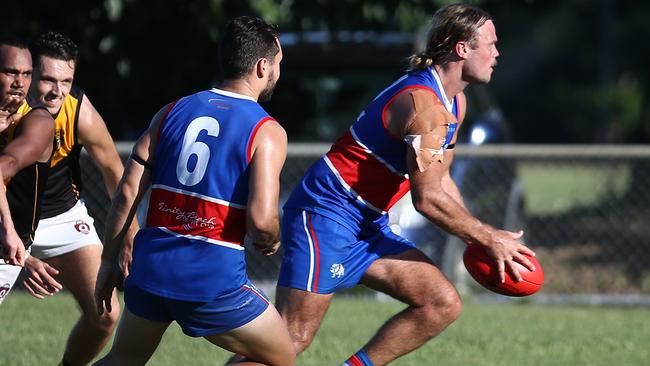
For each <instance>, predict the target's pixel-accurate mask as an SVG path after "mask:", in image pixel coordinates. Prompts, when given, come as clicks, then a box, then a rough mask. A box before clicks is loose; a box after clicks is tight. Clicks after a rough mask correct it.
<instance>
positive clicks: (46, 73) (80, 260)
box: [21, 32, 137, 365]
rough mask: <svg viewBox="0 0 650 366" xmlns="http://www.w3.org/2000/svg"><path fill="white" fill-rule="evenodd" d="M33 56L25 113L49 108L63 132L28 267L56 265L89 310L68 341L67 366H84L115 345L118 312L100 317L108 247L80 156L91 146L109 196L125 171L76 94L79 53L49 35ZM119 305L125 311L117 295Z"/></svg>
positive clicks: (94, 115) (97, 122)
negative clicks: (87, 199) (98, 290)
mask: <svg viewBox="0 0 650 366" xmlns="http://www.w3.org/2000/svg"><path fill="white" fill-rule="evenodd" d="M31 51H32V55H33V57H34V77H33V78H34V80H33V82H32V86H31V88H30V90H29V95H28V97H27V103H26V104H25V105H23V106H22V107H21V112H25V111H28V110H29V109H30V108H31V106H33V105H39V104H40V105H43V106H45V107H46V108H47V110H48V111H49V112H50V114H51V115H52V116H53V117H54V120H55V125H56V131H55V137H54V148H55V151H54V154H53V156H52V162H51V170H50V177H49V178H48V181H47V188H46V191H45V197H44V201H43V209H42V213H41V221H40V223H39V228H38V230H37V232H36V237H35V239H34V244H33V245H32V251H31V254H32V255H31V257H29V258H28V259H27V260H26V264H25V267H26V268H28V269H29V270H30V272H31V273H34V271H37V270H38V268H39V267H42V266H44V265H45V264H49V265H51V266H52V267H54V268H56V269H58V270H59V271H60V273H59V275H58V276H57V277H56V278H57V280H59V281H60V282H61V283H62V284H63V286H64V287H65V288H67V289H68V290H70V292H71V293H72V295H73V296H74V297H75V299H76V301H77V302H78V304H79V306H80V308H81V310H82V315H81V317H80V319H79V321H78V322H77V324H76V325H75V326H74V327H73V328H72V331H71V333H70V336H69V337H68V341H67V344H66V349H65V351H64V354H63V361H62V364H63V365H68V364H69V365H85V364H87V363H89V362H90V361H91V360H92V359H93V358H94V357H95V356H97V354H99V352H101V350H102V349H103V347H104V346H105V344H106V343H107V342H108V340H109V339H110V337H111V334H112V332H113V329H114V328H115V325H116V323H117V319H118V318H119V311H118V312H115V313H104V314H103V315H99V314H97V311H96V310H95V309H96V308H95V302H94V291H95V280H96V278H97V272H98V270H99V267H100V264H101V253H102V244H101V242H100V239H99V237H98V235H97V233H96V231H95V228H94V226H93V218H92V217H90V215H89V214H88V211H87V210H86V206H85V205H84V202H83V200H82V199H81V196H80V193H81V189H82V187H81V180H80V166H79V155H80V153H81V149H82V147H85V149H86V150H87V151H88V154H89V155H90V157H91V158H92V160H93V161H94V163H95V165H96V166H97V167H98V168H99V169H100V171H101V173H102V176H103V179H104V184H105V186H106V190H107V192H108V195H109V197H110V196H111V195H112V193H113V192H114V191H115V187H116V186H117V184H118V182H119V180H120V178H121V176H122V172H123V170H124V168H123V166H122V162H121V160H120V158H119V155H118V153H117V150H116V148H115V144H114V143H113V139H112V138H111V136H110V134H109V132H108V129H107V128H106V124H105V123H104V120H103V119H102V117H101V116H100V114H99V113H98V112H97V110H96V109H95V107H94V106H93V105H92V103H91V102H90V100H89V99H88V97H87V96H86V95H85V94H84V92H83V91H82V90H81V89H78V88H75V87H73V80H74V73H75V68H76V66H77V53H78V52H77V46H76V45H75V44H74V43H73V42H72V41H71V40H70V39H69V38H68V37H66V36H64V35H62V34H60V33H55V32H48V33H45V34H43V35H41V36H39V37H38V38H37V39H36V40H35V41H34V42H33V43H32V46H31ZM134 230H137V227H135V228H134ZM126 247H128V245H127V246H126ZM128 254H130V252H128ZM34 257H36V258H39V259H40V260H37V259H35V258H34ZM129 258H130V257H129ZM127 260H128V259H127ZM24 284H25V286H26V288H27V289H28V291H30V292H31V293H32V295H34V296H36V297H41V298H42V297H43V295H47V293H42V292H40V290H39V289H37V288H34V287H31V286H29V285H30V284H29V282H25V283H24ZM113 306H116V307H117V308H118V309H119V303H118V301H117V297H116V295H115V294H113Z"/></svg>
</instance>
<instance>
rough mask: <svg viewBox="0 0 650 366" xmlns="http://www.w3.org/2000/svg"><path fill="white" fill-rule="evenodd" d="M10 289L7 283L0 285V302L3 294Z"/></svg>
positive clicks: (3, 297) (3, 296)
mask: <svg viewBox="0 0 650 366" xmlns="http://www.w3.org/2000/svg"><path fill="white" fill-rule="evenodd" d="M9 290H11V285H9V284H8V283H5V284H4V285H2V286H0V303H2V300H4V299H5V295H7V293H8V292H9Z"/></svg>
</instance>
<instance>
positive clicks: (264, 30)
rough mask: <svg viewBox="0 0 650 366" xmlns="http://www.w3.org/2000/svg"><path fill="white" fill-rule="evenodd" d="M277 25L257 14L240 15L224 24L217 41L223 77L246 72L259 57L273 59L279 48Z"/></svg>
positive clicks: (235, 77)
mask: <svg viewBox="0 0 650 366" xmlns="http://www.w3.org/2000/svg"><path fill="white" fill-rule="evenodd" d="M279 36H280V32H279V31H278V28H277V26H275V25H270V24H268V23H266V22H265V21H263V20H262V19H260V18H258V17H251V16H241V17H237V18H234V19H232V20H231V21H230V22H228V24H227V25H226V28H225V29H224V32H223V35H222V36H221V42H220V43H219V68H220V70H221V75H222V77H223V78H224V79H226V80H233V79H240V78H242V77H243V76H244V75H246V74H248V73H249V72H250V71H251V69H252V68H253V67H254V66H255V63H256V62H257V60H259V59H260V58H266V59H268V60H269V61H270V62H273V61H274V59H275V55H277V54H278V52H280V47H279V46H278V37H279Z"/></svg>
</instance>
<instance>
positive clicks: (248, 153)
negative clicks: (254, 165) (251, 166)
mask: <svg viewBox="0 0 650 366" xmlns="http://www.w3.org/2000/svg"><path fill="white" fill-rule="evenodd" d="M268 121H274V122H275V119H273V118H272V117H266V118H263V119H262V120H261V121H259V122H257V126H255V129H253V133H251V137H250V139H249V140H248V146H247V147H246V162H249V163H250V161H251V159H252V158H253V142H254V141H255V136H257V132H258V131H259V130H260V127H262V125H263V124H265V123H266V122H268Z"/></svg>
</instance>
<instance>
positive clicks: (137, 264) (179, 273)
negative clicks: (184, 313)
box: [127, 89, 273, 301]
mask: <svg viewBox="0 0 650 366" xmlns="http://www.w3.org/2000/svg"><path fill="white" fill-rule="evenodd" d="M269 121H273V119H272V118H271V117H270V116H269V115H268V114H267V113H266V111H264V109H262V107H261V106H260V105H259V104H257V102H256V101H255V100H254V99H253V98H250V97H247V96H245V95H239V94H235V93H231V92H227V91H224V90H219V89H211V90H208V91H203V92H200V93H197V94H194V95H191V96H188V97H185V98H182V99H180V100H178V101H177V102H176V103H175V104H173V105H172V106H171V107H170V109H169V113H168V114H167V116H166V118H164V121H163V122H162V123H161V127H160V135H159V141H158V145H157V146H156V152H155V154H156V157H157V158H156V163H155V164H154V167H153V170H152V177H151V178H152V179H151V180H152V181H151V197H150V199H149V210H148V215H147V224H146V227H145V228H143V229H142V230H140V232H139V233H138V235H137V236H136V238H135V246H134V253H133V254H134V256H133V257H134V261H133V266H132V271H131V274H130V276H129V277H128V279H127V284H134V285H137V286H138V287H140V288H142V289H145V290H147V291H150V292H153V293H156V294H159V295H161V296H169V297H174V298H176V299H183V300H191V301H208V300H210V299H211V298H213V297H214V296H215V295H219V294H223V293H228V292H231V291H233V290H234V289H236V288H238V287H241V286H242V284H244V283H246V264H245V261H244V259H245V258H244V247H243V245H242V244H243V242H244V236H245V234H246V204H247V200H248V179H247V177H248V163H249V162H250V158H251V143H252V141H253V139H254V138H255V134H256V132H257V131H258V130H259V128H260V126H262V125H263V124H264V123H266V122H269ZM207 172H209V174H206V173H207ZM179 238H183V242H184V244H185V245H178V241H179ZM140 243H143V244H142V245H140ZM201 262H208V263H218V264H219V265H218V266H211V267H210V270H209V271H205V269H203V268H200V267H197V268H196V269H194V270H188V268H187V267H185V266H183V267H182V268H181V267H180V266H179V264H181V263H188V264H192V263H201Z"/></svg>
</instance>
